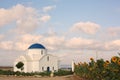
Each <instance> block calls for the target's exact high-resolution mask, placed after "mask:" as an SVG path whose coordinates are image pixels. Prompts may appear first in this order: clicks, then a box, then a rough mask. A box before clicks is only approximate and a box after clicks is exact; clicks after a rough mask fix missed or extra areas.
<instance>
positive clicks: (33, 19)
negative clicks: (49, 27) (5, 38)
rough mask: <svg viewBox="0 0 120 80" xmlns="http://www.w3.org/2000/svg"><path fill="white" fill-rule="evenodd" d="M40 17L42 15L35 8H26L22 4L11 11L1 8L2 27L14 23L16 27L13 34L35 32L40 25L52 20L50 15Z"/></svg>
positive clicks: (0, 25)
mask: <svg viewBox="0 0 120 80" xmlns="http://www.w3.org/2000/svg"><path fill="white" fill-rule="evenodd" d="M40 15H42V13H38V11H37V10H36V9H35V8H32V7H25V6H23V5H21V4H17V5H16V6H13V7H11V8H9V9H4V8H0V27H2V26H5V25H7V24H10V23H12V22H14V23H15V24H16V27H15V29H12V32H15V33H29V32H33V31H34V30H35V29H37V28H38V26H40V24H42V23H44V22H47V21H48V20H50V18H51V16H50V15H43V16H40Z"/></svg>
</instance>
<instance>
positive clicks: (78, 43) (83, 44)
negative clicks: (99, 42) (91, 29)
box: [66, 37, 95, 49]
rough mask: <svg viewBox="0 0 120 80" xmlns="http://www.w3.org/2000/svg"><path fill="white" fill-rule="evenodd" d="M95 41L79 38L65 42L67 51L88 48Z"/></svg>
mask: <svg viewBox="0 0 120 80" xmlns="http://www.w3.org/2000/svg"><path fill="white" fill-rule="evenodd" d="M94 42H95V41H94V40H92V39H84V38H81V37H73V38H71V39H69V40H67V41H66V47H67V48H68V49H70V48H72V49H81V48H88V47H91V46H92V45H93V43H94Z"/></svg>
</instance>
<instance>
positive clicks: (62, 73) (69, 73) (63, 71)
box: [54, 69, 73, 76]
mask: <svg viewBox="0 0 120 80" xmlns="http://www.w3.org/2000/svg"><path fill="white" fill-rule="evenodd" d="M71 74H73V72H72V71H67V70H61V69H60V70H58V72H55V73H54V75H55V76H64V75H71Z"/></svg>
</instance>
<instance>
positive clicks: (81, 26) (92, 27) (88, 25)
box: [71, 22, 100, 34]
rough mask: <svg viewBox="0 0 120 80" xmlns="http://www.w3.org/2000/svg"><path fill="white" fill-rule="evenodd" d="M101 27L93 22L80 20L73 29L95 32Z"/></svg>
mask: <svg viewBox="0 0 120 80" xmlns="http://www.w3.org/2000/svg"><path fill="white" fill-rule="evenodd" d="M99 28H100V25H98V24H96V23H93V22H78V23H75V24H74V25H73V26H72V28H71V31H77V32H84V33H87V34H95V33H96V32H97V31H98V29H99Z"/></svg>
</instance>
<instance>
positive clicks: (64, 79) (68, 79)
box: [0, 75, 82, 80]
mask: <svg viewBox="0 0 120 80" xmlns="http://www.w3.org/2000/svg"><path fill="white" fill-rule="evenodd" d="M0 80H82V79H77V78H75V77H74V76H73V75H69V76H56V77H15V76H0Z"/></svg>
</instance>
